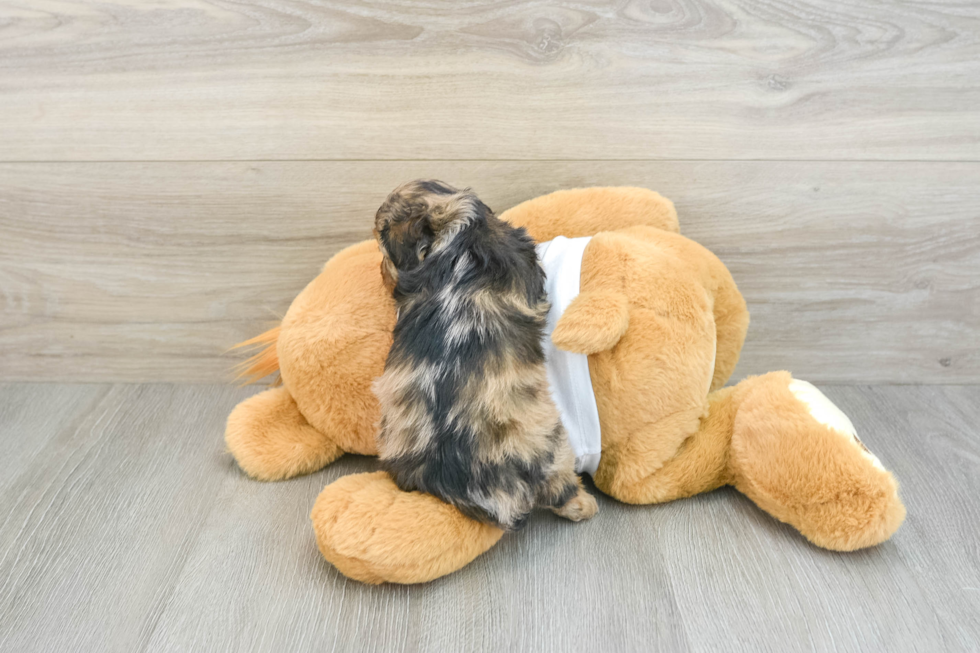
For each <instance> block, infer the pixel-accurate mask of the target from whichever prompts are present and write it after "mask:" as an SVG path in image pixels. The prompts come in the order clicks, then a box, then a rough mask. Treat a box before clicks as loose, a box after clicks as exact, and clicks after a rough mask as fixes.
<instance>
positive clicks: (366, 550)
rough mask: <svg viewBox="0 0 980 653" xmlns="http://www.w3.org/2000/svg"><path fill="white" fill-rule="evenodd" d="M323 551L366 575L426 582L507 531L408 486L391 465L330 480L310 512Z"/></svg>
mask: <svg viewBox="0 0 980 653" xmlns="http://www.w3.org/2000/svg"><path fill="white" fill-rule="evenodd" d="M310 518H311V519H312V520H313V530H314V531H315V533H316V542H317V546H318V547H319V548H320V552H321V553H322V554H323V557H324V558H326V559H327V560H328V561H330V562H331V563H332V564H333V565H334V566H335V567H337V569H339V570H340V571H341V573H343V574H344V575H345V576H348V577H350V578H353V579H355V580H359V581H361V582H364V583H371V584H377V583H424V582H426V581H430V580H433V579H434V578H439V577H440V576H445V575H446V574H448V573H451V572H454V571H456V570H457V569H460V568H462V567H464V566H466V565H467V564H469V563H470V562H471V561H472V560H473V559H474V558H476V557H477V556H479V555H480V554H481V553H483V552H484V551H486V550H487V549H489V548H490V547H492V546H493V545H494V544H496V543H497V541H498V540H499V539H500V537H501V536H502V535H503V533H504V532H503V531H502V530H500V529H499V528H495V527H493V526H490V525H488V524H482V523H480V522H478V521H475V520H472V519H470V518H468V517H466V516H465V515H463V514H462V513H461V512H459V510H457V509H456V508H455V507H453V506H451V505H449V504H448V503H444V502H442V501H440V500H439V499H437V498H435V497H434V496H432V495H430V494H422V493H421V492H403V491H402V490H399V489H398V486H397V485H395V483H394V481H392V480H391V477H390V476H388V474H386V473H385V472H373V473H369V474H353V475H351V476H344V477H343V478H340V479H338V480H336V481H334V482H333V483H331V484H330V485H328V486H326V487H325V488H324V489H323V491H322V492H321V493H320V496H319V497H317V500H316V503H315V504H314V506H313V511H312V513H311V514H310Z"/></svg>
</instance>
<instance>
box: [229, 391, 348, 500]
mask: <svg viewBox="0 0 980 653" xmlns="http://www.w3.org/2000/svg"><path fill="white" fill-rule="evenodd" d="M225 443H226V444H227V445H228V450H229V451H230V452H231V453H232V455H233V456H234V457H235V460H236V461H238V466H239V467H241V468H242V470H244V471H245V473H246V474H248V475H249V476H251V477H252V478H255V479H258V480H260V481H278V480H282V479H285V478H291V477H293V476H298V475H300V474H309V473H311V472H315V471H316V470H318V469H321V468H322V467H325V466H326V465H328V464H330V463H331V462H333V461H334V460H336V459H337V458H338V457H340V455H341V454H343V450H341V448H340V447H339V446H337V444H336V443H335V442H333V441H332V440H331V439H330V438H329V437H328V436H327V435H325V434H323V433H321V432H320V431H318V430H316V429H315V428H313V427H312V426H310V424H309V423H308V422H307V421H306V418H305V417H303V415H302V413H300V411H299V408H298V407H297V406H296V401H295V400H294V399H293V398H292V396H291V395H290V394H289V391H288V390H286V388H283V387H279V388H272V389H270V390H266V391H264V392H260V393H259V394H257V395H254V396H252V397H249V398H248V399H246V400H245V401H243V402H241V403H240V404H238V405H237V406H236V407H235V409H234V410H233V411H232V412H231V414H230V415H229V416H228V423H227V426H226V428H225Z"/></svg>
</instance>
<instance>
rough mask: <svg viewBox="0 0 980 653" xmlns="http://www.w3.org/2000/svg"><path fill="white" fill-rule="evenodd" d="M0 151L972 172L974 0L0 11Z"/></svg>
mask: <svg viewBox="0 0 980 653" xmlns="http://www.w3.org/2000/svg"><path fill="white" fill-rule="evenodd" d="M0 25H3V34H4V38H3V40H2V42H0V160H3V161H28V160H30V161H45V160H58V161H62V160H189V159H190V160H213V159H238V160H249V159H277V160H286V159H314V158H315V159H522V160H526V159H583V158H585V159H588V158H591V159H760V158H772V159H796V160H799V159H850V160H858V159H860V160H864V159H879V160H881V159H889V160H891V159H903V160H972V161H976V160H978V159H980V121H978V120H977V115H976V107H977V106H978V105H980V83H978V82H980V56H978V54H980V6H978V5H977V3H975V2H971V1H969V0H941V1H938V2H920V1H917V2H895V1H887V2H875V3H869V2H865V1H864V0H844V1H831V0H786V1H785V2H780V3H775V4H773V3H758V2H748V1H744V0H691V1H690V2H683V3H681V2H672V1H670V0H657V1H655V2H632V1H631V2H624V3H612V2H609V0H581V1H578V2H562V1H558V0H549V1H546V2H533V3H520V2H516V3H515V2H511V3H476V4H472V3H471V4H467V5H466V6H465V8H460V7H458V6H457V5H455V4H445V3H428V4H425V5H418V4H413V3H403V2H402V3H395V2H385V3H375V2H370V3H369V2H364V1H362V0H342V1H337V2H330V3H320V2H310V1H304V0H298V1H297V0H251V1H250V2H245V3H242V2H236V3H226V2H219V1H217V0H168V1H167V2H162V1H158V2H144V1H142V0H140V1H137V0H106V1H104V2H99V3H93V2H87V1H85V0H58V1H55V0H37V1H35V2H31V3H25V2H23V1H21V0H2V1H0Z"/></svg>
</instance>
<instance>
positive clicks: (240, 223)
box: [0, 161, 980, 383]
mask: <svg viewBox="0 0 980 653" xmlns="http://www.w3.org/2000/svg"><path fill="white" fill-rule="evenodd" d="M419 176H434V177H440V178H444V179H446V180H448V181H451V182H454V183H457V184H462V185H471V186H473V187H474V189H475V190H477V191H478V192H479V193H480V194H481V196H482V197H484V198H485V199H486V200H487V201H488V203H489V204H490V205H491V206H492V207H494V208H495V209H497V210H498V211H500V210H503V209H505V208H507V207H509V206H512V205H514V204H516V203H517V202H520V201H522V200H525V199H528V198H531V197H534V196H536V195H539V194H542V193H546V192H549V191H551V190H555V189H557V188H568V187H577V186H588V185H607V184H608V185H617V184H618V185H640V186H646V187H649V188H653V189H656V190H658V191H660V192H662V193H663V194H664V195H666V196H668V197H670V198H672V199H673V200H674V201H675V203H676V205H677V207H678V210H679V212H680V217H681V228H682V231H683V232H684V233H685V234H686V235H688V236H690V237H692V238H694V239H696V240H698V241H699V242H701V243H703V244H705V245H706V246H708V247H709V248H711V249H712V250H713V251H715V252H716V253H717V254H718V255H719V256H720V257H721V258H722V260H723V261H725V263H726V264H727V265H728V266H729V267H730V269H731V270H732V272H733V274H734V276H735V279H736V281H737V282H738V283H739V285H740V288H741V289H742V291H743V293H744V295H745V296H746V299H747V300H748V302H749V307H750V310H751V311H752V316H753V322H752V326H751V329H750V336H749V340H748V342H747V344H746V347H745V350H744V353H743V359H742V362H741V363H740V365H739V368H738V370H737V372H736V373H737V374H738V375H744V374H750V373H758V372H764V371H767V370H770V369H777V368H786V369H790V370H792V371H794V372H796V373H797V374H799V375H800V376H801V377H803V378H809V379H811V380H814V381H821V382H851V381H861V382H889V383H911V382H926V383H962V382H977V381H978V380H980V353H978V350H980V348H978V343H980V238H978V235H980V184H978V183H977V182H978V180H980V164H976V163H916V162H905V163H898V162H851V163H843V162H691V161H686V162H685V161H665V162H595V161H579V162H514V161H512V162H465V161H464V162H453V161H432V162H241V163H239V162H199V163H167V162H161V163H33V164H26V163H20V164H0V378H3V379H6V380H71V381H95V380H99V381H107V380H126V381H149V380H166V381H185V382H211V381H216V380H222V379H226V378H227V376H226V372H227V369H228V367H229V366H230V365H231V364H232V363H233V362H234V358H231V357H228V356H225V355H224V354H223V352H224V350H225V349H226V348H227V347H228V346H230V345H231V344H233V343H235V342H236V341H238V340H241V339H244V338H246V337H249V336H251V335H254V334H255V333H257V332H258V331H260V330H261V329H263V328H264V327H266V326H267V325H268V324H269V323H270V322H274V321H275V319H276V315H281V314H282V312H283V311H285V309H286V308H287V307H288V305H289V302H290V300H291V299H292V297H293V296H295V294H296V293H297V292H298V291H299V290H300V289H301V288H302V287H303V286H304V285H305V284H306V283H307V282H308V281H309V280H310V279H311V278H312V277H313V276H314V275H315V274H316V273H317V271H318V270H319V268H320V266H321V265H322V264H323V262H324V261H325V260H326V259H327V258H329V257H330V256H331V255H332V254H333V253H335V252H336V251H338V250H339V249H340V248H342V247H344V246H346V245H348V244H350V243H353V242H356V241H358V240H361V239H365V238H369V237H370V225H371V221H372V216H373V213H374V211H375V209H376V208H377V206H378V204H379V203H380V201H381V200H382V199H383V197H384V195H385V194H386V193H387V192H388V190H390V189H391V188H392V187H394V186H395V185H396V184H397V183H399V182H400V181H404V180H406V179H411V178H414V177H419Z"/></svg>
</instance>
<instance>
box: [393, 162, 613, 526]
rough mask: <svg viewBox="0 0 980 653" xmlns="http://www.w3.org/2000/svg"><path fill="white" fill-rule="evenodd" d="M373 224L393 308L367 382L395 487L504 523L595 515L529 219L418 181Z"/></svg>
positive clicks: (443, 186) (470, 195)
mask: <svg viewBox="0 0 980 653" xmlns="http://www.w3.org/2000/svg"><path fill="white" fill-rule="evenodd" d="M374 233H375V237H376V238H377V240H378V245H379V246H380V248H381V252H382V254H384V259H383V262H382V264H381V270H382V276H383V278H384V280H385V283H386V285H387V286H388V288H389V289H390V290H391V292H392V295H393V296H394V299H395V302H396V305H397V307H398V319H397V322H396V325H395V331H394V341H393V343H392V346H391V350H390V352H389V354H388V359H387V362H386V363H385V372H384V375H383V376H382V377H381V378H380V379H378V381H377V382H376V383H375V386H374V390H375V394H376V395H377V396H378V399H379V400H380V403H381V429H380V432H379V436H378V451H379V454H380V457H381V461H382V465H383V466H384V467H385V469H387V470H388V472H389V473H390V474H391V475H392V477H393V478H394V479H395V482H396V483H397V484H398V486H399V487H400V488H401V489H403V490H420V491H422V492H428V493H429V494H433V495H435V496H437V497H439V498H440V499H442V500H444V501H446V502H448V503H451V504H453V505H455V506H456V507H458V508H459V509H460V510H461V511H462V512H463V513H465V514H466V515H469V516H470V517H472V518H474V519H478V520H480V521H483V522H487V523H492V524H495V525H497V526H499V527H500V528H503V529H506V530H516V529H519V528H521V527H522V526H523V525H524V524H525V522H526V521H527V518H528V516H529V515H530V513H531V510H532V509H533V508H534V507H535V506H543V507H548V508H551V509H552V510H554V511H555V512H557V513H558V514H560V515H562V516H564V517H567V518H569V519H572V520H575V521H578V520H580V519H588V518H589V517H591V516H592V515H594V514H595V512H596V502H595V499H594V498H593V497H592V496H591V495H589V494H588V493H586V492H585V491H584V490H583V489H582V484H581V481H580V479H579V478H578V476H577V475H576V474H575V472H574V464H575V460H574V455H573V453H572V450H571V447H570V445H569V443H568V438H567V437H566V435H565V429H564V427H563V426H562V424H561V421H560V419H559V416H558V411H557V409H556V408H555V405H554V403H553V402H552V399H551V395H550V393H549V391H548V381H547V377H546V375H545V370H544V352H543V349H542V346H541V339H542V335H543V330H544V325H545V316H546V314H547V312H548V301H547V296H546V294H545V290H544V271H543V270H542V269H541V267H540V265H539V264H538V261H537V256H536V254H535V251H534V242H533V241H532V240H531V238H530V237H529V236H528V235H527V233H526V232H525V231H524V229H517V228H514V227H512V226H510V225H508V224H507V223H505V222H503V221H501V220H499V219H497V217H496V216H494V214H493V212H492V211H491V210H490V209H489V208H488V207H487V206H486V205H485V204H484V203H483V202H481V201H480V200H479V199H478V198H477V197H476V195H474V194H473V193H472V192H470V191H468V190H463V191H460V190H457V189H455V188H453V187H451V186H449V185H447V184H444V183H442V182H439V181H425V180H419V181H414V182H410V183H408V184H405V185H403V186H401V187H399V188H397V189H396V190H395V191H394V192H392V193H391V195H389V196H388V198H387V199H386V200H385V202H384V204H382V205H381V208H380V209H379V210H378V213H377V217H376V219H375V231H374Z"/></svg>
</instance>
